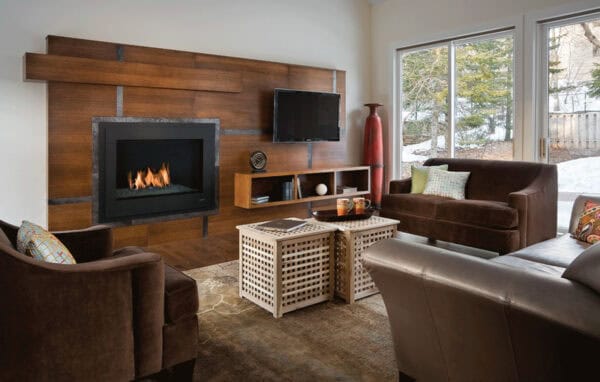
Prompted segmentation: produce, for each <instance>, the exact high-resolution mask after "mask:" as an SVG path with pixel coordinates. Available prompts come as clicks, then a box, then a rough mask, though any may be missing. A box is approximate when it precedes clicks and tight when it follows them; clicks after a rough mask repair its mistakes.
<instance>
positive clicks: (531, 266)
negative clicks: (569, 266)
mask: <svg viewBox="0 0 600 382" xmlns="http://www.w3.org/2000/svg"><path fill="white" fill-rule="evenodd" d="M490 261H493V262H494V263H498V264H504V265H508V266H510V267H514V268H518V269H522V270H526V271H533V272H543V273H545V274H547V275H551V276H556V277H560V276H561V275H562V274H563V272H564V271H565V268H563V267H557V266H555V265H548V264H542V263H537V262H535V261H531V260H525V259H521V258H520V257H515V256H511V255H506V256H498V257H495V258H493V259H492V260H490Z"/></svg>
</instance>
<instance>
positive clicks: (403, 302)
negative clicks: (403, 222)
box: [364, 239, 600, 380]
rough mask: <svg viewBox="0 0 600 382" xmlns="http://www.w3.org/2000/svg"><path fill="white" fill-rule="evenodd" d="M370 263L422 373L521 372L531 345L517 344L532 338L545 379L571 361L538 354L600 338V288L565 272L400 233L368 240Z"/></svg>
mask: <svg viewBox="0 0 600 382" xmlns="http://www.w3.org/2000/svg"><path fill="white" fill-rule="evenodd" d="M364 264H365V266H366V268H367V269H368V270H369V272H370V274H371V276H372V278H373V279H374V281H375V284H376V285H377V287H378V288H379V290H380V292H381V294H382V296H383V299H384V301H385V305H386V309H387V311H388V316H389V320H390V325H391V329H392V336H393V339H394V346H395V351H396V359H397V362H398V366H399V369H400V371H402V372H403V373H405V374H408V375H410V376H412V377H414V378H417V380H419V379H422V380H447V379H456V380H513V379H514V376H515V375H516V374H517V373H520V372H522V370H519V371H515V370H514V369H513V368H514V367H515V364H514V361H515V360H514V357H519V356H522V355H523V354H517V355H514V354H513V352H514V351H515V349H514V348H513V345H512V344H517V345H523V344H526V346H528V348H529V350H530V351H531V354H530V352H527V356H529V357H530V363H531V365H532V366H531V367H532V368H535V367H537V366H539V367H540V369H539V370H538V369H535V372H538V371H539V373H540V374H539V375H537V377H539V378H538V379H541V380H544V376H545V375H548V374H547V373H552V372H557V373H558V374H556V375H554V376H553V377H554V378H558V380H560V378H559V377H557V375H560V374H561V373H562V372H563V371H564V370H558V371H557V370H556V368H560V367H566V368H568V369H569V370H572V369H571V367H570V366H568V367H567V366H565V365H564V364H563V365H559V363H557V364H556V365H547V364H545V363H543V362H540V364H539V365H538V364H537V361H540V360H543V359H544V357H546V359H548V357H552V356H560V355H562V354H564V353H566V352H573V353H572V354H573V355H574V359H575V358H576V356H575V353H578V355H581V354H582V353H584V351H583V350H581V351H578V350H573V348H576V347H577V344H578V341H583V343H598V341H599V340H600V299H599V298H598V295H596V294H595V293H594V292H592V291H591V290H589V289H587V288H585V287H584V286H582V285H579V284H577V283H573V282H571V281H569V280H566V279H563V278H559V277H555V276H547V275H544V274H541V273H537V272H531V271H525V270H521V269H517V268H513V267H509V266H507V265H503V264H498V263H495V262H493V261H489V260H484V259H481V258H477V257H473V256H468V255H463V254H459V253H456V252H452V251H447V250H442V249H439V248H434V247H430V246H426V245H421V244H417V243H407V242H402V241H400V240H397V239H389V240H385V241H382V242H380V243H378V244H375V245H373V246H371V247H369V248H368V249H367V251H366V253H365V254H364ZM573 333H577V334H576V335H575V334H573ZM568 338H571V339H572V340H571V339H569V340H567V343H565V339H568ZM590 339H591V342H590ZM569 341H572V343H571V342H569ZM586 341H587V342H586ZM567 349H569V350H567ZM521 350H522V349H521ZM588 351H589V348H588ZM594 354H597V352H596V353H594ZM527 356H526V357H527ZM583 358H585V356H583V357H580V360H579V361H577V360H576V359H575V360H574V361H573V362H575V363H578V362H583V361H582V360H583ZM474 360H476V363H477V364H481V365H486V366H487V367H489V369H487V370H482V368H473V362H475V361H474ZM517 363H519V360H517ZM578 366H580V365H579V364H578ZM527 367H529V365H528V366H527ZM575 369H576V368H575ZM579 372H581V370H580V371H579ZM456 373H459V374H456ZM460 373H464V374H460ZM469 373H475V374H469ZM477 373H483V374H477ZM449 376H450V377H449ZM534 376H535V374H534ZM549 376H551V374H550V375H549ZM521 379H523V380H528V379H527V378H526V377H523V376H522V375H521ZM529 380H531V378H529Z"/></svg>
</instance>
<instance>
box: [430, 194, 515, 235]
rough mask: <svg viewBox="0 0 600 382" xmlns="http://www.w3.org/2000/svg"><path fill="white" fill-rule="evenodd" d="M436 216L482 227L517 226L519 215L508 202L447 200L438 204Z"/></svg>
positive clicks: (506, 227) (504, 227)
mask: <svg viewBox="0 0 600 382" xmlns="http://www.w3.org/2000/svg"><path fill="white" fill-rule="evenodd" d="M435 217H436V218H438V219H442V220H448V221H454V222H459V223H464V224H471V225H476V226H481V227H489V228H501V229H509V228H514V227H517V226H518V224H519V215H518V212H517V210H516V209H514V208H511V207H509V206H508V204H507V203H503V202H494V201H487V200H468V199H467V200H446V201H444V202H443V203H440V204H439V205H438V206H437V211H436V215H435Z"/></svg>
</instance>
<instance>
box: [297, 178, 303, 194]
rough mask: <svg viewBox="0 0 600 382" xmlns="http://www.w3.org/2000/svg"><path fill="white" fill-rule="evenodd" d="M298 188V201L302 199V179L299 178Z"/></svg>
mask: <svg viewBox="0 0 600 382" xmlns="http://www.w3.org/2000/svg"><path fill="white" fill-rule="evenodd" d="M296 186H297V188H298V199H302V185H301V184H300V177H298V181H297V182H296Z"/></svg>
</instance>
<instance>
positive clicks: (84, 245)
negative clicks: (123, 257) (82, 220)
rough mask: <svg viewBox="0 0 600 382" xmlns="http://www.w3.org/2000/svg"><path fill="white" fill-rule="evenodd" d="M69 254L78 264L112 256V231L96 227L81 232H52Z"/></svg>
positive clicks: (108, 228) (104, 227)
mask: <svg viewBox="0 0 600 382" xmlns="http://www.w3.org/2000/svg"><path fill="white" fill-rule="evenodd" d="M52 233H53V234H54V236H56V237H57V238H58V240H60V241H61V242H62V243H63V244H64V245H65V246H66V247H67V248H68V249H69V251H70V252H71V254H72V255H73V257H75V260H76V261H77V262H78V263H87V262H88V261H94V260H99V259H102V258H107V257H110V256H111V255H112V245H113V243H112V241H113V235H112V229H111V228H110V227H108V226H103V225H98V226H93V227H90V228H87V229H82V230H73V231H59V232H52Z"/></svg>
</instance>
